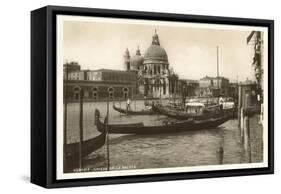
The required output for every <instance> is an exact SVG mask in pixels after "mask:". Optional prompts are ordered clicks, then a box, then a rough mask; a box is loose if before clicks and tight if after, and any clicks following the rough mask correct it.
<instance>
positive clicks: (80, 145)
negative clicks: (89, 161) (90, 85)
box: [79, 88, 83, 169]
mask: <svg viewBox="0 0 281 194" xmlns="http://www.w3.org/2000/svg"><path fill="white" fill-rule="evenodd" d="M79 94H80V95H79V130H80V133H79V168H80V169H82V168H83V154H82V152H83V89H82V88H81V89H80V93H79Z"/></svg>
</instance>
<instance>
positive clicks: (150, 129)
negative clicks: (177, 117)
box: [96, 110, 228, 134]
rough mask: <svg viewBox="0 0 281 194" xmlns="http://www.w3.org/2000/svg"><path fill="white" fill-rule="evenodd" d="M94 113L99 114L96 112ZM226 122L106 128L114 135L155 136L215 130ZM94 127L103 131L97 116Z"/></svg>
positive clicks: (224, 118)
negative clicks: (158, 134)
mask: <svg viewBox="0 0 281 194" xmlns="http://www.w3.org/2000/svg"><path fill="white" fill-rule="evenodd" d="M96 113H99V111H98V110H97V111H96ZM227 120H228V118H227V117H219V118H214V119H206V120H201V121H196V120H193V119H188V120H185V121H167V122H165V123H163V124H162V125H156V126H145V125H144V124H143V123H135V124H121V125H117V124H116V125H111V124H109V125H108V126H107V131H108V133H116V134H157V133H175V132H184V131H190V130H198V129H208V128H215V127H217V126H219V125H221V124H223V123H224V122H226V121H227ZM96 125H97V129H98V130H99V131H103V130H104V129H105V127H106V126H105V122H102V121H100V116H99V114H97V115H96Z"/></svg>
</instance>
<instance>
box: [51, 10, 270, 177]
mask: <svg viewBox="0 0 281 194" xmlns="http://www.w3.org/2000/svg"><path fill="white" fill-rule="evenodd" d="M64 21H81V22H100V23H118V24H135V25H153V26H175V27H193V28H209V29H224V30H226V29H228V30H240V31H242V30H246V31H253V30H255V31H262V32H263V33H264V58H263V59H264V60H263V64H264V94H265V95H264V115H265V116H264V123H263V124H264V126H268V87H267V86H268V41H267V40H268V29H267V28H266V27H252V26H238V25H217V24H202V23H186V22H166V21H150V20H136V19H117V18H103V17H88V16H64V15H57V24H56V25H57V32H56V35H57V45H56V46H57V64H56V65H57V124H56V127H57V139H56V145H57V146H56V149H57V157H56V164H57V169H56V178H57V180H61V179H78V178H95V177H112V176H126V175H145V174H161V173H177V172H195V171H209V170H227V169H246V168H263V167H268V129H267V130H263V141H264V145H263V152H264V153H263V162H262V163H251V164H227V165H209V166H192V167H175V168H154V169H141V170H122V171H100V172H83V173H81V172H80V173H63V146H58V145H63V22H64Z"/></svg>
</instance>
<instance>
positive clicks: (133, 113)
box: [113, 104, 156, 115]
mask: <svg viewBox="0 0 281 194" xmlns="http://www.w3.org/2000/svg"><path fill="white" fill-rule="evenodd" d="M113 109H114V110H116V111H117V112H120V113H122V114H125V115H154V114H156V113H155V112H153V111H152V109H147V110H139V111H133V110H126V109H122V108H119V107H116V106H115V105H114V104H113Z"/></svg>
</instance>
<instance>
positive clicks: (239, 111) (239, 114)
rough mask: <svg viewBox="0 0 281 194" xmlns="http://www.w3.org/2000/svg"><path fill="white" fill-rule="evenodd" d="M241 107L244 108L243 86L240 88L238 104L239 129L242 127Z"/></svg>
mask: <svg viewBox="0 0 281 194" xmlns="http://www.w3.org/2000/svg"><path fill="white" fill-rule="evenodd" d="M241 107H242V85H239V86H238V104H237V111H238V127H239V128H240V126H241Z"/></svg>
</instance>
